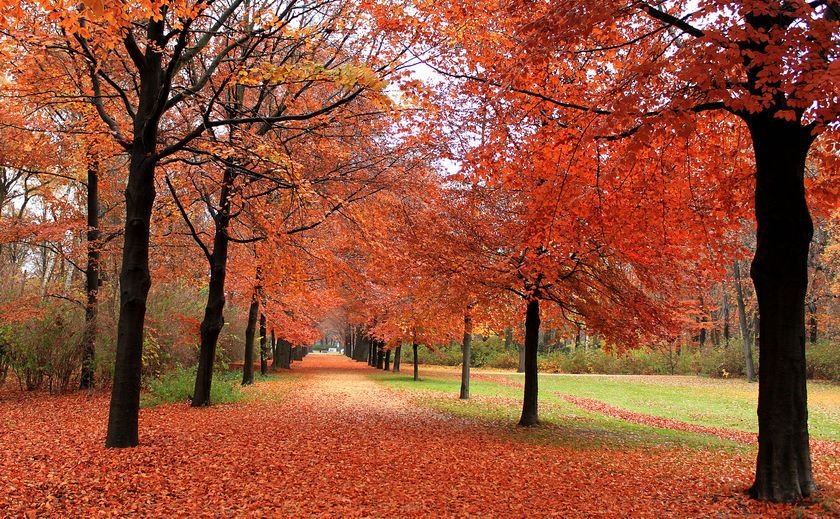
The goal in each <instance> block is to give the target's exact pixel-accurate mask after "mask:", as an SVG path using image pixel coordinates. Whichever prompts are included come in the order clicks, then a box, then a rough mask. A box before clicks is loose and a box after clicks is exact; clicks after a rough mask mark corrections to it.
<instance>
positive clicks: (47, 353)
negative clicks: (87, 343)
mask: <svg viewBox="0 0 840 519" xmlns="http://www.w3.org/2000/svg"><path fill="white" fill-rule="evenodd" d="M83 328H84V317H83V315H82V313H81V312H80V311H79V310H78V309H77V308H76V307H73V306H71V305H70V304H69V303H63V302H59V303H56V302H54V301H50V302H49V304H44V306H43V312H42V313H41V315H39V316H38V317H33V318H30V319H28V320H26V321H23V322H22V323H18V324H16V325H14V326H11V325H9V326H6V327H5V328H4V330H5V331H4V332H3V342H4V343H5V346H4V350H5V353H4V358H5V362H7V363H8V367H10V368H11V369H12V371H13V372H14V374H15V376H16V377H17V379H18V384H19V385H20V386H21V387H22V388H25V389H26V390H27V391H33V390H35V389H39V388H41V387H43V385H44V383H45V382H46V384H47V386H48V387H49V389H50V391H66V390H67V389H68V388H69V386H70V382H71V381H72V380H73V375H74V374H75V373H76V372H77V370H78V369H79V367H80V366H81V349H80V348H79V344H80V341H81V337H82V330H83Z"/></svg>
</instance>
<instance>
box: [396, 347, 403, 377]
mask: <svg viewBox="0 0 840 519" xmlns="http://www.w3.org/2000/svg"><path fill="white" fill-rule="evenodd" d="M401 362H402V344H398V345H397V349H396V350H394V373H399V372H400V363H401Z"/></svg>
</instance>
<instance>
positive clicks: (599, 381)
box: [372, 368, 840, 448]
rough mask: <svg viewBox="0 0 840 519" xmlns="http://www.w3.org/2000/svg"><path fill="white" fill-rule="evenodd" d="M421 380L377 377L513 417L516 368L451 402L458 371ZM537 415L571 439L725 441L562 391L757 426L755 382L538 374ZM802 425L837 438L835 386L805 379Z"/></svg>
mask: <svg viewBox="0 0 840 519" xmlns="http://www.w3.org/2000/svg"><path fill="white" fill-rule="evenodd" d="M421 375H422V379H421V380H420V381H419V382H414V381H413V380H412V379H411V377H410V376H406V375H394V374H389V373H380V374H375V375H372V376H373V377H374V378H375V379H376V380H378V381H379V382H380V383H382V384H384V385H386V386H387V387H391V388H393V389H395V390H399V391H406V392H408V393H409V394H410V395H415V396H417V397H418V401H419V402H421V403H424V404H425V405H427V406H430V407H432V408H435V409H437V410H439V411H444V412H447V413H450V414H453V415H456V416H463V417H469V418H474V419H480V420H489V421H493V422H498V423H510V424H513V423H516V421H517V420H518V418H519V411H520V406H521V399H522V388H521V384H522V380H523V379H522V375H517V374H504V373H493V374H476V375H474V378H473V380H472V383H471V387H470V389H471V395H472V397H473V398H472V400H471V401H470V402H462V401H459V400H458V398H457V396H458V389H459V387H460V378H459V374H458V373H457V372H455V371H452V370H447V369H436V368H428V369H424V370H422V371H421ZM539 385H540V415H541V420H542V421H543V422H544V423H546V424H547V427H549V428H550V427H555V428H557V427H560V428H564V429H568V428H571V429H575V431H574V432H575V433H576V434H573V435H571V437H572V438H574V441H575V442H579V441H580V440H581V438H582V439H583V441H584V442H586V441H587V440H592V442H593V443H594V445H595V446H603V445H605V444H607V445H609V444H617V445H616V446H621V445H624V444H627V443H628V442H629V443H636V444H645V445H666V446H667V445H668V444H670V443H672V442H674V441H678V442H680V444H681V445H683V446H697V447H708V446H712V445H714V446H718V447H720V446H724V447H732V448H738V447H740V445H738V446H737V447H736V444H734V443H733V442H728V441H725V440H721V439H719V438H717V437H714V436H711V435H707V434H697V433H693V432H684V431H676V430H671V429H663V428H659V427H650V426H645V425H639V424H634V423H629V422H626V421H624V420H621V419H617V418H612V417H609V416H605V415H603V414H601V413H598V412H591V411H587V410H585V409H582V408H580V407H578V406H577V405H575V404H572V403H570V402H568V401H566V400H565V399H564V396H565V395H569V396H573V397H581V398H587V399H593V400H598V401H600V402H603V403H605V404H609V405H611V406H614V407H618V408H620V409H623V410H627V411H631V412H634V413H639V414H644V415H651V416H657V417H662V418H668V419H672V420H678V421H680V422H686V423H689V424H694V425H698V426H705V427H713V428H721V429H728V430H735V431H747V432H755V431H756V430H757V419H756V399H757V389H758V386H757V384H750V383H748V382H746V381H743V380H725V379H707V378H701V377H680V376H676V377H671V376H598V375H541V376H540V381H539ZM808 390H809V410H810V414H809V416H810V420H809V423H810V429H811V434H812V435H813V436H814V437H815V438H819V439H826V440H834V441H840V386H837V385H832V384H824V383H809V387H808Z"/></svg>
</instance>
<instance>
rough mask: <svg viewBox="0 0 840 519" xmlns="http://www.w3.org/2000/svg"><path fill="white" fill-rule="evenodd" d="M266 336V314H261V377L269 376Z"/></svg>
mask: <svg viewBox="0 0 840 519" xmlns="http://www.w3.org/2000/svg"><path fill="white" fill-rule="evenodd" d="M267 339H268V338H267V337H266V336H265V314H260V375H262V376H266V375H268V344H267V342H266V341H267Z"/></svg>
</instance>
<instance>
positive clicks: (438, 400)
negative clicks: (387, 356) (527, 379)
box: [371, 373, 746, 449]
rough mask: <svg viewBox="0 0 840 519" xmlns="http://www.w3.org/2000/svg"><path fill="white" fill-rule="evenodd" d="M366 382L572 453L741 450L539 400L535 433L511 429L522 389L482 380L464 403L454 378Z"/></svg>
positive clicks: (380, 377) (381, 377)
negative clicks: (632, 448) (630, 449)
mask: <svg viewBox="0 0 840 519" xmlns="http://www.w3.org/2000/svg"><path fill="white" fill-rule="evenodd" d="M371 377H372V378H373V379H374V380H376V381H378V382H380V383H381V384H383V385H385V386H386V387H389V388H392V389H394V390H398V391H405V392H408V393H409V394H410V395H412V396H413V397H415V398H414V400H415V401H416V402H417V403H418V404H420V405H424V406H426V407H429V408H431V409H434V410H436V411H439V412H443V413H446V414H450V415H453V416H458V417H463V418H468V419H471V420H476V421H482V422H488V423H492V424H495V425H502V426H507V427H509V428H511V429H514V430H515V432H514V436H515V437H517V438H518V439H521V440H524V441H534V442H550V443H552V444H554V445H560V446H564V447H570V448H576V449H588V448H592V449H601V448H605V447H606V448H625V447H628V446H635V447H648V448H649V447H664V448H668V447H676V446H679V447H684V448H685V447H688V448H698V449H708V448H718V449H721V448H723V449H744V448H746V447H745V446H743V445H740V444H737V443H734V442H729V441H726V440H721V439H719V438H717V437H714V436H709V435H704V434H696V433H690V432H684V431H674V430H670V429H662V428H657V427H648V426H645V425H639V424H634V423H629V422H626V421H623V420H619V419H616V418H612V417H609V416H604V415H603V414H601V413H594V412H590V411H587V410H584V409H581V408H580V407H578V406H576V405H574V404H571V403H569V402H566V401H565V400H562V399H561V398H559V397H558V396H556V395H546V394H545V393H542V394H541V401H540V421H541V424H540V426H539V427H536V428H529V429H527V430H523V429H515V428H514V425H515V424H516V422H517V421H518V419H519V412H520V409H521V399H522V389H521V388H518V387H513V386H508V385H505V384H501V383H498V382H492V381H487V380H473V381H471V384H470V395H471V399H470V400H469V401H461V400H458V398H457V397H458V391H459V388H460V380H459V378H458V376H457V374H446V373H435V374H433V375H426V376H425V377H423V378H422V379H421V380H420V381H418V382H414V381H413V380H412V378H411V377H410V376H401V375H396V376H395V375H389V374H385V373H377V374H372V375H371Z"/></svg>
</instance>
